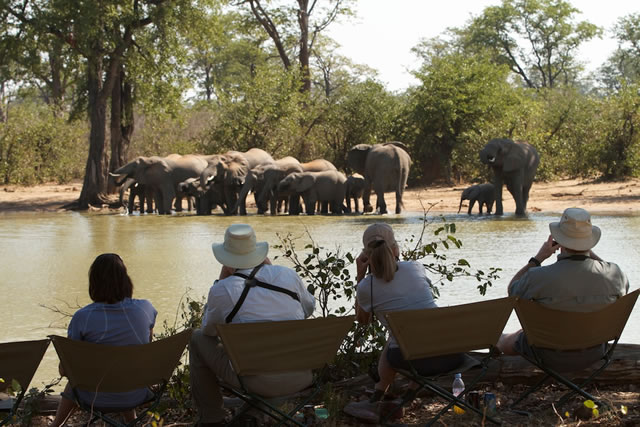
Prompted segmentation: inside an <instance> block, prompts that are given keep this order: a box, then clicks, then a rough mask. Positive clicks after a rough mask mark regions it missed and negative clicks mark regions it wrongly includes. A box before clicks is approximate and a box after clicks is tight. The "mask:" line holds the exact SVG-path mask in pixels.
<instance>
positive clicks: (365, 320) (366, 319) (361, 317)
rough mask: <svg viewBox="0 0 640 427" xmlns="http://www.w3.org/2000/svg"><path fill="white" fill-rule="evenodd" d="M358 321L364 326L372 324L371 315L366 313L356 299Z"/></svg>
mask: <svg viewBox="0 0 640 427" xmlns="http://www.w3.org/2000/svg"><path fill="white" fill-rule="evenodd" d="M356 320H357V321H358V323H362V324H363V325H368V324H369V323H371V313H369V312H367V311H364V309H363V308H362V307H360V304H358V300H357V299H356Z"/></svg>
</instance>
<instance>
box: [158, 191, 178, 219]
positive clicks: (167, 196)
mask: <svg viewBox="0 0 640 427" xmlns="http://www.w3.org/2000/svg"><path fill="white" fill-rule="evenodd" d="M160 193H162V206H163V209H164V212H163V214H165V215H171V204H172V203H173V199H174V198H175V197H176V193H175V190H174V189H173V185H165V186H164V188H163V189H162V190H161V191H160Z"/></svg>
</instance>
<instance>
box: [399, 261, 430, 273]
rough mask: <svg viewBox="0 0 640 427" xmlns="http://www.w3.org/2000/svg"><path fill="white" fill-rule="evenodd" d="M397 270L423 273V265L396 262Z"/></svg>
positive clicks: (416, 262)
mask: <svg viewBox="0 0 640 427" xmlns="http://www.w3.org/2000/svg"><path fill="white" fill-rule="evenodd" d="M398 269H399V270H407V271H424V265H422V263H421V262H420V261H412V260H409V261H398Z"/></svg>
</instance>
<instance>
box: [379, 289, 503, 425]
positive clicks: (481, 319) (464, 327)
mask: <svg viewBox="0 0 640 427" xmlns="http://www.w3.org/2000/svg"><path fill="white" fill-rule="evenodd" d="M513 303H514V299H513V298H500V299H494V300H489V301H482V302H476V303H471V304H463V305H456V306H451V307H441V308H431V309H421V310H404V311H395V312H389V313H386V314H385V317H386V319H387V321H388V322H389V327H390V328H391V331H392V333H393V336H394V337H395V338H396V341H397V342H398V346H399V347H400V351H401V352H402V355H403V356H404V358H405V360H407V361H411V360H415V359H421V358H423V357H430V356H442V355H447V354H454V353H466V352H468V351H472V350H480V349H489V352H488V353H487V354H486V356H484V357H483V358H482V359H481V361H480V362H478V361H476V360H473V361H472V362H474V363H464V364H463V365H462V366H461V367H458V368H456V369H455V370H454V371H451V372H443V373H440V374H436V375H433V376H429V377H426V376H422V375H420V374H419V373H418V372H417V370H416V369H415V368H414V367H413V366H412V365H411V366H410V368H411V369H410V370H409V371H406V370H399V371H398V372H399V373H400V374H402V375H404V376H406V377H407V378H409V379H411V380H413V381H415V382H416V383H418V385H419V386H420V387H419V388H418V389H417V390H416V391H415V392H416V393H417V392H418V391H419V390H420V389H422V388H425V389H427V390H430V391H432V392H434V393H435V394H436V395H438V396H440V397H442V398H444V399H445V400H447V401H448V402H449V404H448V405H447V406H445V407H444V408H443V409H442V410H441V411H440V412H438V414H436V416H435V417H433V418H432V419H431V420H429V422H428V423H427V425H432V424H434V423H435V422H436V421H437V420H438V419H439V418H440V416H441V415H442V414H444V413H445V412H446V411H448V410H449V408H451V407H452V406H453V405H458V406H459V407H464V408H466V409H468V410H471V411H473V412H475V413H477V414H479V415H480V416H484V414H483V413H482V412H481V411H480V410H479V409H478V408H475V407H473V406H471V405H469V404H468V403H467V402H466V401H465V399H464V397H465V395H466V394H467V393H468V392H469V391H470V390H472V389H473V387H474V386H475V385H476V384H477V383H478V381H480V379H481V378H482V377H483V376H484V374H485V373H486V371H487V368H488V365H489V360H490V359H491V358H492V357H493V356H495V355H496V354H498V352H497V350H496V349H495V345H496V344H497V342H498V339H499V338H500V334H501V333H502V330H503V329H504V325H505V324H506V323H507V320H508V319H509V315H510V314H511V311H512V310H513ZM467 359H473V358H471V357H470V356H467ZM474 365H475V366H478V365H479V366H480V368H481V369H480V372H479V373H478V374H476V375H475V377H473V379H472V380H471V381H467V380H465V390H464V392H462V393H461V394H460V395H458V396H457V397H456V396H454V395H453V394H452V393H451V392H450V391H449V390H447V389H445V388H443V387H442V386H440V385H439V384H438V382H437V379H438V378H440V377H442V376H445V375H450V376H451V377H453V374H454V373H455V372H462V371H464V370H466V369H469V368H470V367H473V366H474ZM411 397H412V396H410V394H407V395H405V397H404V398H403V400H402V402H401V404H400V406H401V405H404V404H405V403H407V401H408V400H410V399H411ZM400 406H399V407H400ZM399 407H398V409H399ZM394 412H395V410H392V411H389V412H388V413H387V415H386V416H385V418H383V420H382V423H384V422H385V421H386V418H389V417H390V416H391V415H392V414H393V413H394ZM486 417H487V419H488V420H489V421H491V422H493V423H495V424H499V422H498V421H497V420H495V419H494V418H493V417H490V416H486Z"/></svg>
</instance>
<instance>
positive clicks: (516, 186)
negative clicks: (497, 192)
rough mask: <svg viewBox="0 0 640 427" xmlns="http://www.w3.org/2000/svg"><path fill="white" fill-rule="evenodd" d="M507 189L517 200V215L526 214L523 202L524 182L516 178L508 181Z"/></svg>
mask: <svg viewBox="0 0 640 427" xmlns="http://www.w3.org/2000/svg"><path fill="white" fill-rule="evenodd" d="M507 190H509V193H511V195H512V196H513V200H515V202H516V215H524V204H523V203H522V184H521V183H520V182H519V181H518V180H515V182H513V181H509V182H507Z"/></svg>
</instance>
